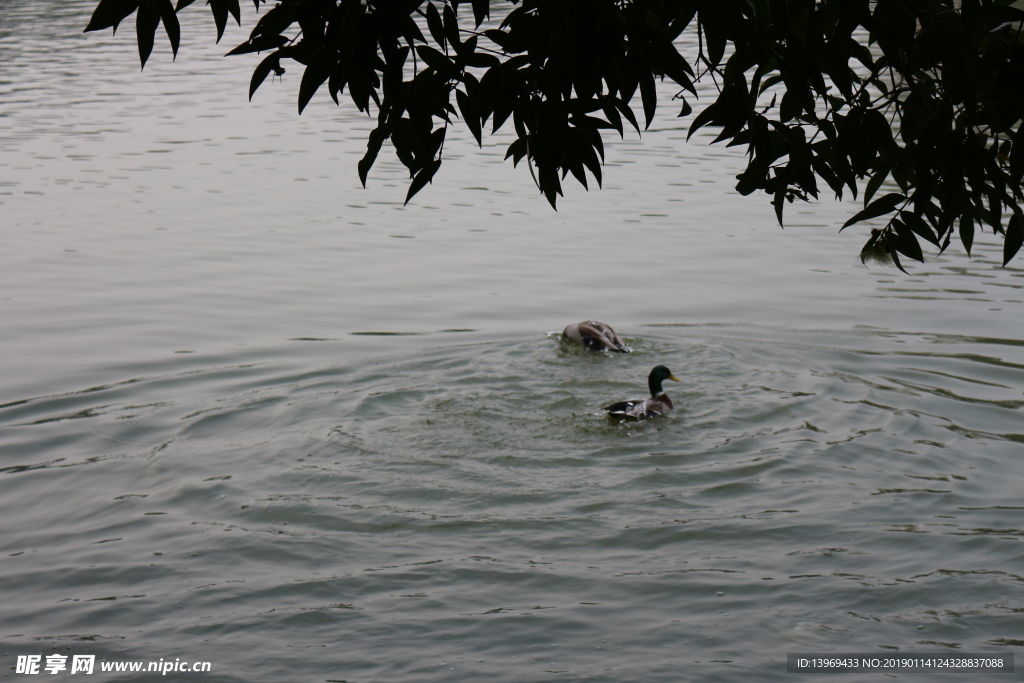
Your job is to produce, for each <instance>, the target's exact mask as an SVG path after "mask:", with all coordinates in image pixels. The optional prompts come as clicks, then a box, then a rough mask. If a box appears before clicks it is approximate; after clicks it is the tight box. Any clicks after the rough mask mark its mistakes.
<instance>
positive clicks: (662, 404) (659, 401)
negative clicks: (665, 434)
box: [602, 365, 679, 420]
mask: <svg viewBox="0 0 1024 683" xmlns="http://www.w3.org/2000/svg"><path fill="white" fill-rule="evenodd" d="M667 379H670V380H672V381H673V382H678V381H679V379H678V378H677V377H676V376H675V375H673V374H672V371H671V370H669V369H668V368H666V367H665V366H664V365H658V366H655V368H654V369H653V370H651V374H650V375H648V376H647V386H648V387H650V389H651V397H650V398H631V399H629V400H627V401H619V402H618V403H613V404H611V405H610V406H605V407H604V408H602V410H605V411H607V413H608V417H614V418H620V419H631V420H648V419H650V418H652V417H658V416H659V415H664V414H665V413H667V412H668V411H670V410H672V408H673V407H674V406H673V405H672V399H670V398H669V397H668V394H666V393H665V392H664V391H662V390H661V383H662V382H664V381H665V380H667Z"/></svg>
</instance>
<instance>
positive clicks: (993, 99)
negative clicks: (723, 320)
mask: <svg viewBox="0 0 1024 683" xmlns="http://www.w3.org/2000/svg"><path fill="white" fill-rule="evenodd" d="M193 1H194V0H178V2H177V6H173V7H172V4H171V0H101V1H100V3H99V5H98V6H97V8H96V11H95V13H94V14H93V17H92V20H91V21H90V22H89V25H88V26H87V27H86V31H94V30H98V29H104V28H110V27H113V28H115V29H116V28H117V25H118V24H119V23H120V22H121V21H122V20H124V19H125V18H127V17H128V16H129V15H131V14H132V13H136V28H137V40H138V45H139V56H140V58H141V60H142V63H143V65H145V62H146V59H147V58H148V56H149V54H150V52H151V50H152V47H153V41H154V36H155V33H156V31H157V29H158V27H159V25H160V24H161V23H162V24H163V26H164V29H165V31H166V33H167V36H168V38H169V39H170V42H171V45H172V48H173V49H174V51H175V53H176V52H177V47H178V39H179V32H180V31H179V26H178V22H177V19H176V18H175V13H176V12H178V11H180V10H182V9H183V8H184V7H187V6H188V5H190V4H192V2H193ZM264 2H265V0H254V5H255V7H256V9H257V10H260V9H261V5H263V4H264ZM1011 4H1012V3H1011V0H962V2H961V1H960V0H957V1H955V2H954V0H871V1H869V0H816V1H815V0H494V1H493V2H489V1H488V0H471V1H460V0H281V2H278V3H277V4H276V5H274V6H273V7H269V8H268V7H266V6H264V7H263V9H265V10H266V11H264V12H263V13H262V16H260V18H259V20H258V21H257V23H256V26H255V28H254V29H253V30H252V33H251V35H250V37H249V40H247V41H246V42H244V43H242V44H241V45H239V46H237V47H236V48H234V49H233V50H231V51H230V52H229V53H228V54H229V55H236V54H244V53H249V52H258V53H266V54H265V56H262V58H261V59H260V61H259V63H258V64H257V66H256V68H255V70H254V72H253V75H252V81H251V85H250V97H252V94H253V93H255V91H256V90H257V88H259V87H260V85H261V84H262V83H263V82H264V81H265V80H266V78H267V76H268V75H270V74H271V73H276V74H279V75H280V74H282V73H284V67H283V62H284V60H292V61H294V62H297V63H299V64H300V65H302V77H301V80H300V82H299V94H298V105H299V112H300V113H301V112H302V110H303V108H304V107H305V106H306V105H307V104H308V103H309V101H310V99H311V98H312V97H313V96H314V94H315V93H316V92H317V91H318V90H320V89H321V88H324V87H325V86H326V90H327V92H328V94H329V95H330V96H331V97H332V98H333V99H334V101H335V102H337V103H340V98H341V97H342V96H343V95H344V94H345V92H346V89H347V92H348V98H349V99H350V100H351V101H352V102H353V103H354V104H355V106H356V107H357V108H358V109H359V111H365V112H367V113H368V114H370V113H371V112H375V113H376V116H377V126H376V128H375V129H374V130H373V131H372V132H371V133H370V135H369V138H368V140H367V150H366V155H365V156H364V157H363V159H362V160H361V161H360V162H359V168H358V171H359V177H360V179H361V180H362V182H363V183H364V184H365V183H366V178H367V174H368V173H369V171H370V168H371V166H372V165H373V163H374V160H375V159H376V158H377V155H378V153H379V152H380V149H381V146H382V145H383V144H384V142H386V141H390V142H391V144H392V145H393V146H394V149H395V151H396V153H397V155H398V158H399V159H400V160H401V161H402V163H403V164H405V166H406V167H407V168H408V169H409V173H410V177H411V183H410V187H409V191H408V195H407V197H406V201H407V202H408V200H409V199H410V198H412V197H413V195H415V194H416V193H417V192H419V191H420V190H421V189H423V187H424V186H425V185H426V184H427V183H429V182H430V181H431V179H432V178H433V177H434V174H436V173H437V171H438V169H439V168H440V166H441V160H442V157H443V152H444V141H445V136H446V134H447V131H448V127H449V126H450V125H452V123H453V121H454V120H455V119H457V118H458V119H461V120H462V121H463V122H464V123H465V125H466V126H468V128H469V130H470V132H471V133H472V134H473V136H474V137H475V138H476V140H477V142H478V143H480V142H481V139H482V137H483V135H484V134H485V133H486V132H487V130H488V128H489V129H490V130H491V131H496V130H498V129H499V128H500V127H502V126H503V125H505V124H506V123H508V122H509V121H511V124H512V127H513V128H514V130H515V134H516V139H515V141H514V142H513V143H512V144H511V145H509V147H508V151H507V153H506V158H508V157H512V160H513V163H515V164H518V163H519V162H520V161H522V160H523V159H525V160H526V164H527V166H528V167H529V170H530V173H531V174H532V175H533V178H534V181H535V182H536V184H537V186H538V188H539V189H540V190H541V192H543V194H544V196H545V197H546V198H547V200H548V201H549V202H550V203H551V205H552V206H555V202H556V198H557V197H558V196H559V195H561V194H562V182H563V181H564V180H565V178H566V177H567V176H568V175H569V174H570V173H571V174H572V176H573V177H574V178H575V179H576V180H577V181H579V182H580V183H581V184H582V185H583V186H584V187H587V186H588V172H589V174H590V176H592V177H593V179H595V180H596V181H597V183H598V185H600V183H601V166H602V161H603V157H604V148H603V143H602V132H603V131H605V130H613V131H615V132H617V133H618V134H619V135H620V136H621V135H623V134H624V132H625V129H626V128H627V127H631V128H634V129H636V130H637V131H639V130H640V129H641V128H646V127H647V126H649V125H650V123H651V120H652V119H653V117H654V113H655V108H656V106H657V99H658V97H657V89H656V87H655V83H656V80H657V79H668V80H669V81H671V82H673V83H674V84H675V85H676V86H678V88H679V91H678V93H677V94H676V95H675V99H676V100H677V102H678V105H679V106H680V108H681V111H680V112H679V116H681V117H689V116H693V113H694V109H693V106H692V103H691V102H692V101H694V100H695V99H696V94H697V91H696V89H695V87H694V83H695V82H697V81H699V80H701V79H712V81H713V83H714V85H715V86H716V88H717V98H716V99H715V100H714V101H713V102H710V103H708V104H707V105H706V106H704V107H703V109H701V110H700V111H699V113H697V114H696V116H693V120H692V123H691V124H690V135H692V134H693V132H694V131H696V130H697V129H699V128H701V127H704V126H712V127H714V128H715V129H716V130H717V131H718V136H717V137H716V138H715V142H724V143H726V144H727V145H729V146H733V145H743V146H745V148H746V150H747V152H748V163H747V167H746V169H745V170H744V171H743V172H742V173H741V174H740V175H739V176H738V177H737V180H738V182H737V185H736V188H737V190H738V191H739V192H740V193H741V194H744V195H746V194H750V193H751V192H754V191H756V190H761V191H764V192H766V193H768V194H769V195H770V196H771V197H772V204H773V205H774V208H775V213H776V216H777V218H778V220H779V223H780V224H781V223H782V220H783V211H784V208H785V206H786V204H787V203H791V202H793V201H794V200H802V201H806V200H809V199H811V198H817V197H818V194H819V191H820V189H821V188H820V184H821V183H822V182H823V183H824V184H825V185H827V186H828V188H829V189H830V190H831V191H832V192H833V193H834V194H835V195H836V196H839V197H842V196H843V194H844V193H845V192H849V193H851V194H852V195H853V196H855V197H856V196H857V195H858V193H859V192H860V193H862V194H863V200H864V210H862V211H860V212H859V213H857V214H856V215H854V216H853V217H852V218H851V219H850V220H849V221H847V223H846V225H844V226H843V227H844V228H845V227H846V226H848V225H851V224H853V223H856V222H858V221H862V220H867V219H870V218H878V217H881V216H887V217H888V222H887V224H886V225H885V227H884V228H881V229H878V230H873V231H872V234H871V238H870V239H869V241H868V243H867V244H866V245H865V246H864V249H863V251H862V253H861V257H862V259H864V260H868V259H872V260H878V261H882V262H886V263H894V264H895V265H896V266H897V267H899V268H900V269H901V270H902V268H903V267H902V265H901V263H900V256H901V255H902V256H905V257H908V258H911V259H916V260H922V258H923V257H922V251H921V246H920V242H919V240H921V239H923V240H925V241H926V242H929V243H931V244H932V245H934V246H935V247H937V248H938V249H939V250H940V251H941V250H944V249H945V248H946V247H947V246H948V245H949V244H950V241H951V239H952V237H953V234H954V231H955V232H956V233H957V234H958V235H959V237H960V241H961V243H962V244H963V245H964V247H965V248H966V249H967V251H968V253H970V250H971V245H972V243H973V241H974V234H975V230H976V229H980V228H982V227H983V226H986V225H987V226H989V228H991V229H992V230H993V232H995V233H997V234H1002V235H1003V236H1004V245H1005V247H1004V265H1005V263H1006V262H1008V261H1009V260H1010V259H1011V258H1012V257H1013V256H1014V254H1016V253H1017V251H1018V249H1019V248H1020V246H1021V244H1022V242H1024V211H1022V206H1021V204H1022V203H1024V194H1022V190H1021V179H1022V176H1024V150H1022V148H1024V127H1022V125H1021V120H1022V116H1024V39H1022V33H1021V30H1020V29H1021V21H1022V20H1024V11H1021V10H1020V9H1015V8H1014V7H1012V6H1011ZM209 7H210V9H211V10H212V15H213V19H214V21H215V23H216V25H217V36H218V40H219V39H220V37H221V35H222V34H223V32H224V27H225V24H226V22H227V19H228V15H229V14H230V15H231V16H232V17H234V19H235V20H236V22H237V21H240V7H239V3H238V0H209ZM496 7H501V8H502V10H503V12H507V13H506V14H505V15H504V16H503V17H502V18H501V21H500V23H497V21H496V20H495V21H494V22H491V21H488V20H489V18H490V14H491V12H492V11H493V10H494V8H496ZM485 21H486V22H487V23H486V24H485ZM481 26H485V27H486V26H495V28H486V29H485V30H481ZM684 32H689V37H692V38H695V39H691V40H689V41H685V42H687V44H694V45H696V46H697V47H696V49H695V51H694V52H693V53H690V54H683V53H681V52H680V49H681V48H680V47H679V46H680V43H682V42H684V41H681V40H679V39H680V37H681V36H682V35H683V34H684ZM637 100H639V105H640V107H639V109H640V110H642V115H641V116H640V118H637V115H636V113H635V112H634V110H633V104H634V103H635V102H636V101H637ZM371 101H372V107H371ZM883 185H884V186H886V192H885V193H884V194H882V195H881V196H877V195H878V194H879V190H881V189H882V188H883Z"/></svg>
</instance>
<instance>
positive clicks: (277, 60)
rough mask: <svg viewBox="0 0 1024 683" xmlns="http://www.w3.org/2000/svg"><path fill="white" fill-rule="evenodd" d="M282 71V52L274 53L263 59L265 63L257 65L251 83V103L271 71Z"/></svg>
mask: <svg viewBox="0 0 1024 683" xmlns="http://www.w3.org/2000/svg"><path fill="white" fill-rule="evenodd" d="M280 69H281V53H280V51H278V52H274V53H272V54H269V55H267V56H266V57H264V58H263V61H262V62H260V63H259V64H257V65H256V68H255V69H253V72H252V80H251V81H249V101H250V102H251V101H252V96H253V95H254V94H255V93H256V89H257V88H258V87H260V85H262V84H263V81H264V80H266V78H267V76H269V75H270V72H271V71H279V70H280Z"/></svg>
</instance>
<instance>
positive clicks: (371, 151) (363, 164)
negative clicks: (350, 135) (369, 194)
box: [358, 126, 388, 187]
mask: <svg viewBox="0 0 1024 683" xmlns="http://www.w3.org/2000/svg"><path fill="white" fill-rule="evenodd" d="M387 139H388V133H387V130H386V129H385V128H382V127H381V126H377V127H376V128H374V129H373V130H372V131H370V137H369V138H367V140H366V154H364V155H363V158H362V159H360V160H359V166H358V170H359V180H360V182H362V183H363V187H366V176H367V175H368V174H369V173H370V168H371V167H372V166H373V162H374V161H375V160H376V159H377V155H378V154H379V153H380V148H381V145H383V144H384V141H385V140H387Z"/></svg>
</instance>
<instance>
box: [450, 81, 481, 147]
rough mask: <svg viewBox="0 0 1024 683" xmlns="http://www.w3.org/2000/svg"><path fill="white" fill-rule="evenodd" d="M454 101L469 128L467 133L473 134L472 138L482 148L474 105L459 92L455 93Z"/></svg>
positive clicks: (464, 94)
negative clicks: (457, 104)
mask: <svg viewBox="0 0 1024 683" xmlns="http://www.w3.org/2000/svg"><path fill="white" fill-rule="evenodd" d="M455 100H456V101H457V102H458V103H459V109H460V110H462V119H463V120H464V121H465V122H466V125H467V126H469V131H470V132H471V133H472V134H473V137H474V138H476V144H477V145H478V146H480V147H482V146H483V135H482V131H481V130H480V125H481V124H480V115H479V114H478V113H477V111H476V104H475V103H474V102H473V100H472V99H470V97H469V96H468V95H467V94H466V93H464V92H462V91H461V90H456V91H455Z"/></svg>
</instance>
